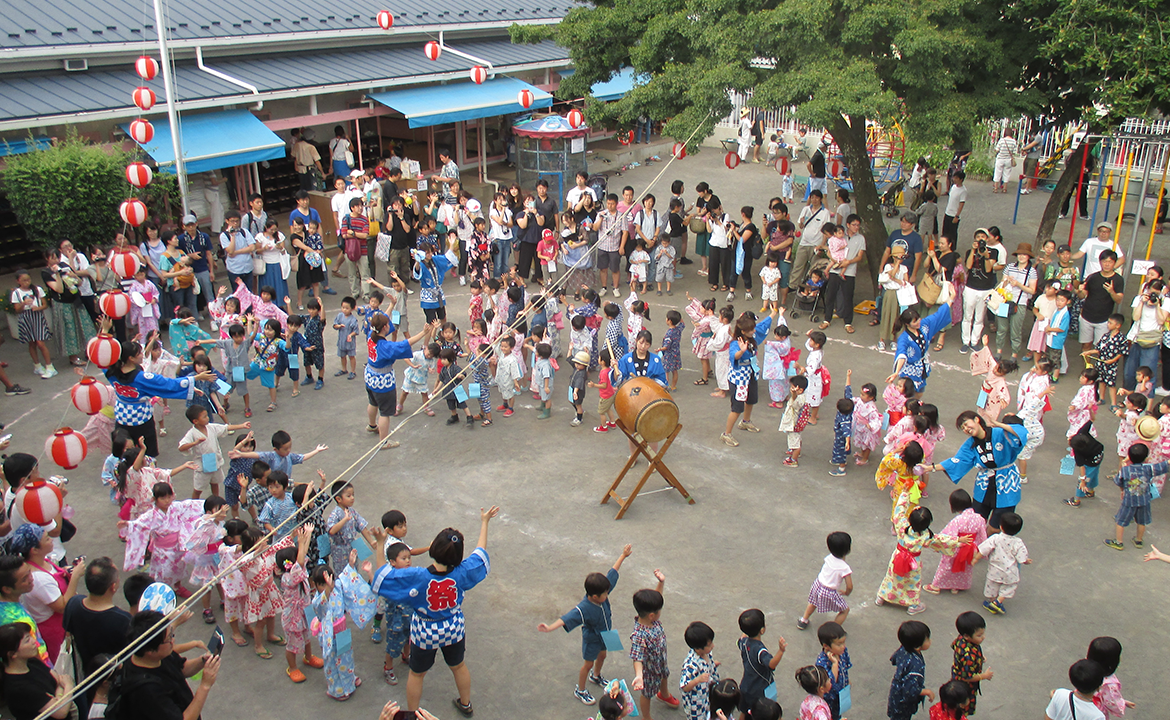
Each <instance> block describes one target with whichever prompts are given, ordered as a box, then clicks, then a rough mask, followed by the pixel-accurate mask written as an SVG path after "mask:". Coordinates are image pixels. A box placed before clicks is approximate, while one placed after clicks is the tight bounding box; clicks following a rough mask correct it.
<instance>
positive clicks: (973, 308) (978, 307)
mask: <svg viewBox="0 0 1170 720" xmlns="http://www.w3.org/2000/svg"><path fill="white" fill-rule="evenodd" d="M944 234H945V233H944ZM990 235H991V234H990V233H989V232H988V231H987V230H986V229H985V228H979V229H978V230H976V231H975V239H974V240H972V241H971V249H970V250H968V251H967V257H966V259H965V263H964V264H965V265H966V266H967V286H966V287H965V288H963V322H962V324H961V325H960V326H959V331H960V332H959V335H960V337H961V338H962V341H963V344H962V346H961V347H960V348H959V352H960V353H962V354H963V355H966V354H967V353H969V352H971V351H972V350H978V347H977V346H978V344H979V343H980V342H981V340H980V338H982V337H983V316H984V314H985V313H986V312H987V297H988V296H989V295H991V292H992V290H994V289H995V286H996V285H997V284H998V276H997V275H996V273H997V272H998V271H999V270H1001V269H1003V266H1004V263H1003V245H994V246H993V245H990V244H988V242H987V240H988V238H989V237H990Z"/></svg>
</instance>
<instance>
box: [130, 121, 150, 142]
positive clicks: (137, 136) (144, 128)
mask: <svg viewBox="0 0 1170 720" xmlns="http://www.w3.org/2000/svg"><path fill="white" fill-rule="evenodd" d="M130 137H132V138H133V139H134V142H136V143H138V144H139V145H144V144H146V143H148V142H150V141H151V140H153V139H154V125H151V124H150V121H149V120H143V119H142V118H139V119H137V120H135V121H133V122H131V123H130Z"/></svg>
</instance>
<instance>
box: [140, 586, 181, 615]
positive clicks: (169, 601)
mask: <svg viewBox="0 0 1170 720" xmlns="http://www.w3.org/2000/svg"><path fill="white" fill-rule="evenodd" d="M176 602H177V601H176V599H175V589H174V588H173V587H171V586H170V585H167V584H166V583H161V582H156V583H151V584H150V585H147V586H146V589H145V590H143V591H142V597H141V598H139V600H138V610H139V612H141V611H143V610H154V611H155V612H160V613H162V614H163V615H170V614H171V611H173V610H174V609H175V603H176Z"/></svg>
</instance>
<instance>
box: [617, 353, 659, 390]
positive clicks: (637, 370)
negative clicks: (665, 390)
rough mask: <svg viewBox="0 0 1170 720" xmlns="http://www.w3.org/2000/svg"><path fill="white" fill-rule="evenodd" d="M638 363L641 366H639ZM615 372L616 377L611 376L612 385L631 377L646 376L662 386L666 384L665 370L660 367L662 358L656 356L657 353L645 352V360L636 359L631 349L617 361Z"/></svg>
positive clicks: (619, 383)
mask: <svg viewBox="0 0 1170 720" xmlns="http://www.w3.org/2000/svg"><path fill="white" fill-rule="evenodd" d="M639 364H641V365H642V366H643V367H639ZM617 374H618V377H617V378H613V384H614V387H617V386H618V385H621V384H622V383H624V382H625V381H626V380H629V379H630V378H632V377H648V378H650V379H651V380H653V381H654V382H656V383H658V384H659V385H661V386H662V387H666V385H667V382H666V370H664V369H663V367H662V358H661V357H659V356H658V353H647V358H646V360H644V361H641V360H638V359H637V355H636V354H635V352H634V351H633V350H631V351H630V352H628V353H626V354H625V356H624V357H623V358H622V359H621V360H619V361H618V364H617Z"/></svg>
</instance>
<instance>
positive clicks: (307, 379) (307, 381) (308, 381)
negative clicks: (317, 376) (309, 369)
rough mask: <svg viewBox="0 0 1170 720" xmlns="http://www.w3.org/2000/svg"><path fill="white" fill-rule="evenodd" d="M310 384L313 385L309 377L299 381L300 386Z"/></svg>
mask: <svg viewBox="0 0 1170 720" xmlns="http://www.w3.org/2000/svg"><path fill="white" fill-rule="evenodd" d="M312 384H313V378H311V377H306V378H305V379H304V380H301V385H312Z"/></svg>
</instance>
